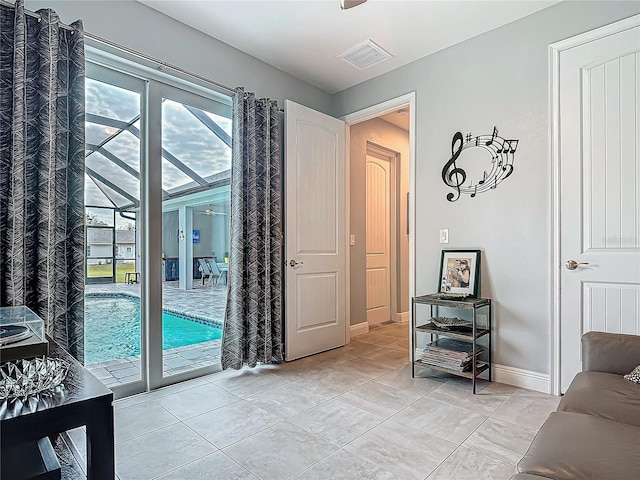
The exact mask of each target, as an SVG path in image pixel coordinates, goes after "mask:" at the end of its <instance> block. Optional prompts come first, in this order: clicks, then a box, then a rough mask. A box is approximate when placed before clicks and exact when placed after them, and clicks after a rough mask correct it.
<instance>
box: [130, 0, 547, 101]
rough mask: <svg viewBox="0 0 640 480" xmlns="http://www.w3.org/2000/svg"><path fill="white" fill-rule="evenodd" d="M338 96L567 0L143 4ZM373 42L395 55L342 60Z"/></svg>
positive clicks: (186, 0) (148, 0) (178, 0)
mask: <svg viewBox="0 0 640 480" xmlns="http://www.w3.org/2000/svg"><path fill="white" fill-rule="evenodd" d="M137 1H138V2H140V3H143V4H145V5H147V6H149V7H151V8H153V9H155V10H157V11H159V12H162V13H164V14H165V15H168V16H170V17H173V18H175V19H176V20H178V21H180V22H182V23H185V24H187V25H190V26H192V27H193V28H196V29H197V30H200V31H202V32H204V33H206V34H207V35H210V36H212V37H214V38H217V39H219V40H221V41H223V42H225V43H227V44H229V45H231V46H233V47H235V48H237V49H239V50H242V51H243V52H246V53H248V54H250V55H252V56H254V57H256V58H259V59H260V60H262V61H264V62H266V63H269V64H271V65H273V66H274V67H277V68H279V69H280V70H283V71H285V72H287V73H289V74H291V75H293V76H294V77H297V78H299V79H300V80H304V81H305V82H307V83H309V84H311V85H315V86H317V87H318V88H320V89H322V90H324V91H325V92H327V93H330V94H334V93H336V92H339V91H341V90H344V89H345V88H348V87H351V86H353V85H356V84H358V83H361V82H363V81H365V80H368V79H370V78H373V77H376V76H378V75H382V74H383V73H386V72H388V71H391V70H393V69H395V68H398V67H401V66H403V65H406V64H407V63H410V62H413V61H415V60H417V59H419V58H422V57H424V56H426V55H429V54H432V53H434V52H437V51H439V50H442V49H444V48H447V47H449V46H451V45H455V44H457V43H460V42H463V41H464V40H467V39H469V38H472V37H474V36H476V35H480V34H482V33H484V32H487V31H489V30H493V29H495V28H497V27H500V26H501V25H505V24H507V23H510V22H513V21H514V20H517V19H519V18H521V17H524V16H527V15H530V14H532V13H534V12H537V11H538V10H542V9H543V8H546V7H549V6H551V5H553V4H555V3H559V1H560V0H535V1H529V0H509V1H505V0H498V1H496V0H492V1H484V0H475V1H470V0H467V1H454V0H368V1H367V2H366V3H364V4H362V5H359V6H357V7H354V8H351V9H349V10H341V9H340V0H137ZM368 39H371V40H373V41H374V42H375V43H376V44H378V45H379V46H381V47H382V48H383V49H385V50H386V51H388V52H389V53H391V54H392V55H393V57H392V58H391V59H389V60H385V61H383V62H381V63H378V64H376V65H374V66H372V67H369V68H368V69H365V70H358V69H356V68H354V67H352V66H350V65H349V64H347V63H346V62H345V61H344V60H341V59H339V58H337V55H339V54H341V53H344V52H345V51H347V50H349V49H351V48H352V47H355V46H356V45H358V44H360V43H362V42H364V41H366V40H368Z"/></svg>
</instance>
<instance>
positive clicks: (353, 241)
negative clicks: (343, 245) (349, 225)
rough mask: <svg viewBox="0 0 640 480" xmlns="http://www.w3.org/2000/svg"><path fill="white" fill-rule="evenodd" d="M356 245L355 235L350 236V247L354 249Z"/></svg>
mask: <svg viewBox="0 0 640 480" xmlns="http://www.w3.org/2000/svg"><path fill="white" fill-rule="evenodd" d="M355 244H356V236H355V235H354V234H351V235H349V245H351V246H352V247H353V246H354V245H355Z"/></svg>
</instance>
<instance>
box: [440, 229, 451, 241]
mask: <svg viewBox="0 0 640 480" xmlns="http://www.w3.org/2000/svg"><path fill="white" fill-rule="evenodd" d="M440 243H449V229H448V228H441V229H440Z"/></svg>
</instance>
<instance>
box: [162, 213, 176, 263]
mask: <svg viewBox="0 0 640 480" xmlns="http://www.w3.org/2000/svg"><path fill="white" fill-rule="evenodd" d="M179 226H180V222H179V218H178V211H177V210H174V211H171V212H163V214H162V251H163V252H164V256H165V257H178V256H180V252H179V249H180V245H179V244H178V228H179Z"/></svg>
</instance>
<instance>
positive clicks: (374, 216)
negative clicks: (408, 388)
mask: <svg viewBox="0 0 640 480" xmlns="http://www.w3.org/2000/svg"><path fill="white" fill-rule="evenodd" d="M413 101H414V95H413V94H409V95H405V96H403V97H399V98H397V99H394V100H390V101H388V102H384V103H383V104H380V105H376V106H374V107H370V108H368V109H366V110H363V111H360V112H356V113H354V114H351V115H348V116H347V117H345V121H346V122H347V125H348V141H347V143H348V151H349V182H348V185H349V195H348V198H349V219H350V220H349V228H350V231H349V261H348V265H349V287H350V288H349V292H350V293H349V296H348V298H349V302H350V305H349V307H348V308H349V310H348V311H349V313H350V315H349V317H350V327H349V333H350V336H351V337H353V336H356V335H360V334H364V333H367V332H368V331H369V328H370V327H373V326H375V325H378V324H380V323H384V322H388V321H392V322H407V323H408V321H409V303H410V298H411V295H412V292H413V283H414V282H413V271H414V269H413V264H412V258H413V254H412V252H413V235H412V230H411V228H410V225H411V224H412V223H413V222H412V221H411V218H412V215H413V205H412V201H411V185H412V179H413V173H412V170H413V168H412V165H413V145H414V141H413V128H412V126H413V118H414V111H413V110H414V104H413ZM407 332H408V326H407ZM407 335H408V333H407Z"/></svg>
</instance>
